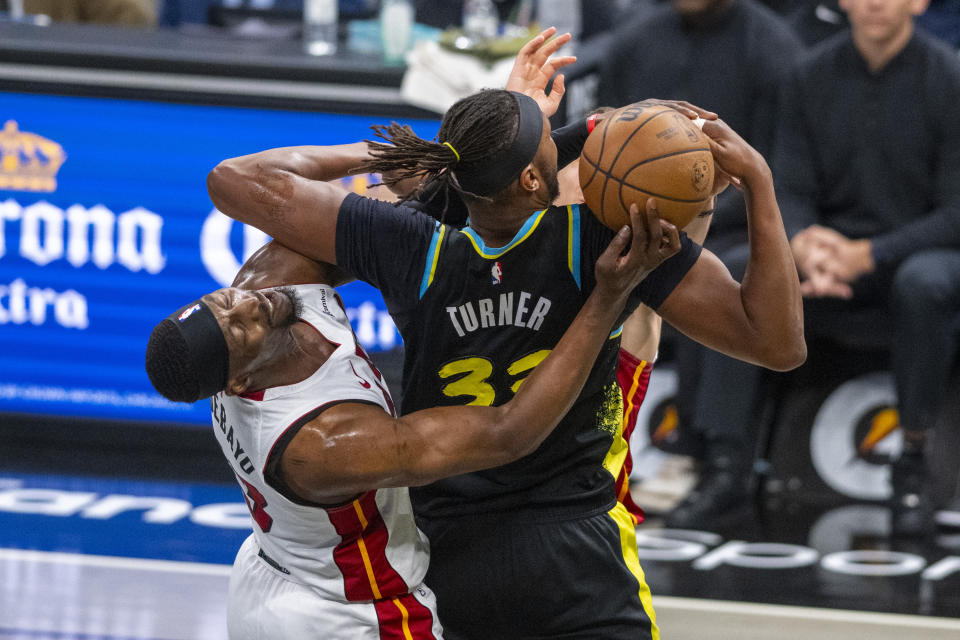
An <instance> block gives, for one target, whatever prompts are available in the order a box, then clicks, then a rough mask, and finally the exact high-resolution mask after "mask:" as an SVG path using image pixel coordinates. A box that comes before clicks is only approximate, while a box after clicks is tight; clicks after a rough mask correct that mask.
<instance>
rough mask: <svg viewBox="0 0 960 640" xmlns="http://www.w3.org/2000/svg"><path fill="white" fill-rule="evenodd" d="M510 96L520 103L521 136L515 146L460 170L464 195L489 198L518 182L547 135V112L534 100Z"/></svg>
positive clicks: (519, 94) (513, 94)
mask: <svg viewBox="0 0 960 640" xmlns="http://www.w3.org/2000/svg"><path fill="white" fill-rule="evenodd" d="M509 93H510V95H512V96H513V99H514V100H516V101H517V109H518V111H519V118H518V122H517V135H516V137H515V138H514V139H513V142H511V143H510V144H508V145H507V146H506V147H504V148H503V149H501V150H500V151H497V152H496V153H494V154H492V155H489V156H487V157H486V158H484V159H483V160H482V161H481V162H478V163H474V164H473V166H470V167H463V166H459V165H458V166H457V168H456V169H454V173H455V174H456V176H457V180H458V181H459V182H460V186H461V187H462V188H463V190H464V191H468V192H470V193H475V194H477V195H478V196H488V195H490V194H492V193H496V192H497V191H499V190H500V189H502V188H503V187H505V186H507V185H508V184H510V183H511V182H512V181H513V180H516V178H517V176H519V175H520V172H521V171H523V168H524V167H526V166H527V165H528V164H530V161H531V160H533V157H534V156H535V155H537V149H539V148H540V136H541V135H542V134H543V112H542V111H540V107H539V105H537V103H536V101H534V99H533V98H531V97H529V96H526V95H524V94H522V93H517V92H516V91H510V92H509Z"/></svg>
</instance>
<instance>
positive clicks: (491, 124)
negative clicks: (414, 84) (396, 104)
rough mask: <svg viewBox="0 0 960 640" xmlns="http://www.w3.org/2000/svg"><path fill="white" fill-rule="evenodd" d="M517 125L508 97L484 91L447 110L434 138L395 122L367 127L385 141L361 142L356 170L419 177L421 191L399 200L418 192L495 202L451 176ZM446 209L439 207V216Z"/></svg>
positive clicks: (506, 140) (505, 141)
mask: <svg viewBox="0 0 960 640" xmlns="http://www.w3.org/2000/svg"><path fill="white" fill-rule="evenodd" d="M518 126H519V109H518V108H517V103H516V100H515V99H514V98H513V97H512V96H511V95H510V93H509V92H507V91H505V90H502V89H484V90H482V91H480V92H478V93H475V94H473V95H470V96H467V97H466V98H463V99H461V100H459V101H457V102H456V103H455V104H454V105H453V106H452V107H450V109H449V110H448V111H447V113H446V115H445V116H444V117H443V122H442V124H441V125H440V131H439V132H438V133H437V140H424V139H423V138H421V137H419V136H417V134H415V133H414V132H413V129H411V128H410V127H409V126H408V125H401V124H398V123H396V122H391V123H390V124H389V125H388V126H382V125H375V126H373V127H372V129H373V130H374V133H375V135H376V137H378V138H380V139H382V140H385V141H386V142H375V141H371V140H367V141H366V142H367V144H368V145H369V146H370V155H371V156H372V157H371V159H370V160H367V161H366V162H365V163H364V164H363V166H362V167H361V169H360V170H361V171H368V172H370V173H379V174H381V175H382V174H384V173H387V172H389V173H392V174H393V179H395V180H404V179H407V178H412V177H415V176H418V175H423V176H425V178H426V179H425V181H424V183H423V187H422V188H421V189H420V190H414V191H412V192H410V193H408V194H406V195H405V196H404V197H403V198H402V199H401V202H406V201H408V200H411V199H413V198H415V197H416V196H417V195H418V193H420V192H421V191H422V192H426V193H431V194H438V193H439V192H440V191H443V192H444V194H445V197H447V198H448V197H449V190H450V189H452V190H453V191H454V192H455V193H457V194H459V195H460V196H461V197H463V198H464V200H467V201H471V200H473V201H475V200H491V199H496V195H497V194H493V195H492V196H483V195H478V194H475V193H471V192H470V191H467V190H465V189H464V188H463V187H461V186H460V182H459V181H458V180H457V177H456V175H455V173H456V170H457V169H458V168H461V169H464V170H469V169H471V168H473V167H476V166H477V165H479V164H481V163H482V162H484V160H486V159H488V158H489V156H490V155H492V154H493V153H496V152H497V151H499V150H501V149H503V148H504V147H506V146H508V145H509V144H510V143H511V141H512V140H513V139H514V138H515V137H516V135H517V127H518ZM438 140H442V142H439V141H438ZM444 143H448V144H444ZM451 147H453V148H451ZM446 208H447V207H446V204H445V205H444V212H445V211H446ZM441 219H442V214H441Z"/></svg>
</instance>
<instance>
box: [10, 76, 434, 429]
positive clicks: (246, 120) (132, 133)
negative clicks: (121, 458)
mask: <svg viewBox="0 0 960 640" xmlns="http://www.w3.org/2000/svg"><path fill="white" fill-rule="evenodd" d="M0 122H3V123H5V124H4V125H3V131H2V133H0V344H2V345H3V349H0V412H30V413H43V414H50V415H66V416H91V417H100V418H118V419H130V420H137V421H162V422H175V423H198V424H206V423H207V422H208V421H209V408H208V407H207V405H206V403H205V402H201V403H198V404H196V405H178V404H175V403H171V402H168V401H166V400H164V399H163V398H161V397H160V396H159V395H157V394H156V393H155V392H154V391H153V388H152V386H151V385H150V382H149V380H148V379H147V376H146V373H145V371H144V364H143V363H144V352H145V349H146V344H147V339H148V338H149V335H150V332H151V330H152V329H153V326H154V325H155V324H156V323H157V322H159V321H160V320H161V319H162V318H163V317H165V316H166V315H167V314H169V313H170V311H172V310H174V309H176V308H178V307H180V306H182V305H183V304H184V303H186V302H189V301H190V300H194V299H196V298H199V297H200V296H201V295H203V294H205V293H208V292H209V291H212V290H214V289H218V288H220V287H225V286H229V285H230V283H231V281H232V280H233V277H234V275H235V274H236V272H237V270H238V269H239V268H240V265H241V264H242V262H243V261H244V260H245V259H246V258H247V257H249V256H250V255H251V254H252V253H253V252H254V251H256V250H257V249H258V248H259V247H260V246H262V245H263V244H264V243H265V242H267V241H268V240H269V238H268V237H267V236H266V235H264V234H263V233H262V232H260V231H258V230H256V229H253V228H251V227H246V226H244V225H241V224H239V223H235V222H234V221H233V220H231V219H230V218H228V217H226V216H225V215H223V214H222V213H220V212H219V211H217V210H216V209H215V208H214V207H213V205H212V204H211V202H210V199H209V197H208V196H207V192H206V176H207V173H208V172H209V171H210V170H211V169H212V168H213V167H214V166H215V165H216V164H217V163H218V162H219V161H221V160H223V159H225V158H229V157H233V156H239V155H245V154H248V153H253V152H256V151H260V150H263V149H268V148H272V147H280V146H292V145H300V144H320V145H326V144H342V143H346V142H355V141H357V140H360V139H363V138H366V137H369V135H370V132H369V126H370V125H371V124H382V122H376V121H374V120H372V119H371V118H369V117H365V116H355V115H344V114H328V113H323V114H320V113H303V112H287V111H279V110H276V111H274V110H264V109H248V108H229V107H212V106H199V105H184V104H173V103H162V102H148V101H132V100H119V99H102V98H78V97H66V96H43V95H25V94H24V95H22V94H12V93H7V94H3V100H2V101H0ZM410 124H411V126H413V127H414V128H415V129H416V130H418V133H420V135H424V136H427V137H432V136H433V135H434V133H435V131H436V128H437V123H435V122H427V121H424V122H416V121H414V122H410ZM369 179H370V178H369V177H367V176H355V177H353V178H351V179H348V180H346V181H345V186H347V188H350V189H353V190H354V191H357V192H361V193H363V192H364V191H365V189H366V187H367V185H368V183H369ZM340 292H341V297H342V298H343V300H344V303H345V304H346V306H347V310H348V313H349V314H350V316H351V319H352V321H353V324H354V329H355V330H356V332H357V337H358V339H359V340H360V342H361V343H362V344H363V345H364V346H365V347H366V348H367V349H368V350H370V351H383V350H390V349H393V348H394V347H398V346H399V345H400V338H399V335H398V334H397V330H396V327H395V326H394V324H393V322H392V320H391V319H390V316H389V314H388V313H387V311H386V308H385V306H384V304H383V300H382V298H381V297H380V295H379V293H378V292H377V291H376V290H375V289H373V288H371V287H369V286H367V285H365V284H363V283H352V284H350V285H346V286H345V287H342V288H341V290H340Z"/></svg>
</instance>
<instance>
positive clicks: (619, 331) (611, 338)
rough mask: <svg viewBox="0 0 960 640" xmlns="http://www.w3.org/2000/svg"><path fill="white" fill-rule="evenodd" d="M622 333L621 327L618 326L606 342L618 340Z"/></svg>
mask: <svg viewBox="0 0 960 640" xmlns="http://www.w3.org/2000/svg"><path fill="white" fill-rule="evenodd" d="M622 333H623V325H620V326H619V327H617V328H616V329H614V330H613V333H611V334H610V337H608V338H607V340H613V339H614V338H619V337H620V335H621V334H622Z"/></svg>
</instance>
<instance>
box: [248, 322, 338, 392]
mask: <svg viewBox="0 0 960 640" xmlns="http://www.w3.org/2000/svg"><path fill="white" fill-rule="evenodd" d="M336 348H337V345H335V344H333V343H331V342H330V341H329V340H327V339H326V338H324V337H323V336H322V335H321V334H320V333H318V332H317V331H316V330H315V329H313V327H311V326H310V325H308V324H305V323H303V322H298V323H296V324H295V325H293V326H292V327H290V331H289V332H288V339H287V340H285V341H284V343H283V344H282V345H281V347H280V348H279V349H278V350H277V352H276V355H275V356H274V357H272V358H270V359H269V360H267V361H266V362H264V363H263V365H262V366H260V367H258V368H257V370H256V371H255V372H254V374H253V375H252V376H251V385H250V388H251V389H252V390H258V391H259V390H262V389H270V388H271V387H285V386H287V385H291V384H296V383H298V382H302V381H304V380H306V379H307V378H309V377H310V376H312V375H313V374H314V373H315V372H316V371H317V369H319V368H320V367H321V366H323V363H324V362H326V361H327V359H328V358H329V357H330V354H332V353H333V352H334V350H336Z"/></svg>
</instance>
